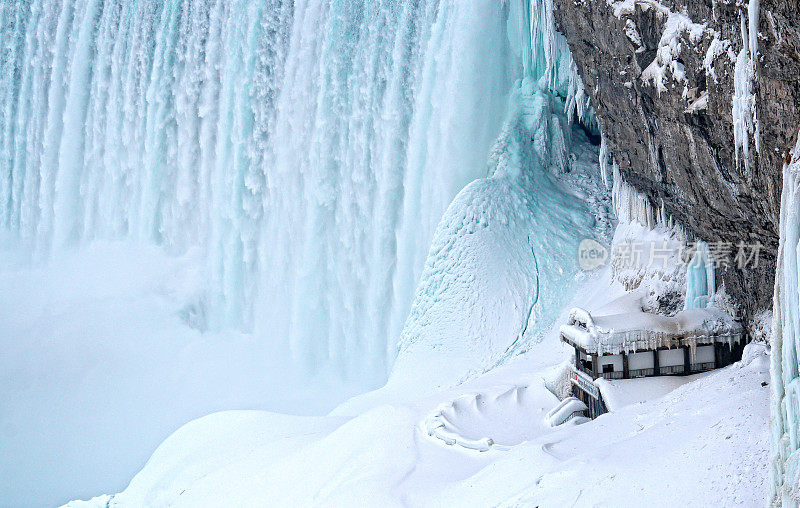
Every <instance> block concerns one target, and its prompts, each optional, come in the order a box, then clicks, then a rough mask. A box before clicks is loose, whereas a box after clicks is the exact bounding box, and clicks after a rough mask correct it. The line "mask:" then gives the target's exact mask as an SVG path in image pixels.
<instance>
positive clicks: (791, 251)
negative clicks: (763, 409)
mask: <svg viewBox="0 0 800 508" xmlns="http://www.w3.org/2000/svg"><path fill="white" fill-rule="evenodd" d="M773 315H774V324H773V337H772V368H771V371H770V372H771V375H772V382H771V383H770V386H771V387H772V408H771V410H770V413H771V415H772V418H771V429H770V430H771V433H772V452H773V457H772V475H771V477H772V498H773V502H774V503H776V504H780V505H782V506H786V507H792V506H795V507H796V506H798V504H800V375H799V374H798V356H799V355H800V142H798V144H797V146H795V148H794V151H793V152H792V161H791V164H789V165H787V166H786V167H785V168H784V170H783V193H782V196H781V225H780V246H779V249H778V269H777V275H776V277H775V301H774V308H773Z"/></svg>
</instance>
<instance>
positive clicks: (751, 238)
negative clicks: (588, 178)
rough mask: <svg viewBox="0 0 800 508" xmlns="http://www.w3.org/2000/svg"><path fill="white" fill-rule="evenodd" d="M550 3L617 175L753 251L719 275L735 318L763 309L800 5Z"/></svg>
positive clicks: (793, 91)
mask: <svg viewBox="0 0 800 508" xmlns="http://www.w3.org/2000/svg"><path fill="white" fill-rule="evenodd" d="M554 1H555V19H556V25H557V28H558V29H559V31H560V32H561V33H563V34H564V35H565V36H566V38H567V42H568V44H569V46H570V49H571V51H572V55H573V57H574V60H575V62H576V65H577V68H578V72H579V74H580V76H581V77H582V79H583V81H584V84H585V88H586V92H587V94H589V96H590V98H591V101H592V105H593V106H594V109H595V111H596V114H597V117H598V119H599V122H600V125H601V129H602V132H603V136H604V139H605V143H606V146H607V147H608V150H609V152H610V153H611V155H612V156H613V158H614V160H615V161H616V163H617V164H618V165H619V169H620V174H621V175H622V177H623V179H624V180H626V181H627V182H628V183H629V184H631V185H632V186H633V187H634V188H636V189H637V190H638V191H640V192H641V193H643V194H644V195H646V196H647V197H648V198H649V199H650V200H651V201H652V203H653V204H654V205H655V206H663V207H664V209H665V211H666V212H667V213H669V214H670V215H671V216H672V217H674V219H676V220H677V221H678V222H679V223H680V224H682V225H683V226H684V228H685V229H686V230H687V231H688V232H689V234H690V235H692V236H695V237H697V238H699V239H702V240H705V241H707V242H710V243H712V242H717V243H718V245H719V247H720V248H723V249H724V247H725V246H726V245H729V246H730V247H731V249H732V252H730V259H731V261H732V260H733V256H734V255H735V253H736V250H737V245H739V244H740V243H744V244H748V245H751V244H756V243H757V244H760V245H762V250H761V253H760V260H759V263H758V266H757V267H753V266H752V265H753V264H752V263H751V264H750V265H749V266H748V267H746V268H745V269H744V270H742V269H739V267H737V266H736V265H735V263H731V264H730V266H727V267H723V268H722V269H720V270H719V272H718V273H720V274H721V279H722V281H723V283H724V284H725V287H726V290H727V292H728V293H729V294H730V295H731V296H732V297H733V298H734V299H735V300H736V302H737V303H738V304H739V305H740V307H741V310H742V311H743V313H744V314H745V317H748V318H749V317H751V316H752V315H753V314H754V313H755V312H757V311H758V310H759V309H762V308H765V307H769V306H770V303H771V298H772V287H773V281H774V270H775V253H776V251H777V245H778V223H779V215H780V191H781V171H782V166H783V164H784V160H785V158H786V156H787V153H788V150H789V149H790V148H791V147H793V146H794V143H795V139H796V136H797V132H798V128H800V80H799V79H798V76H800V12H799V10H798V4H799V3H800V2H798V0H761V2H760V8H759V6H758V2H757V1H755V0H754V1H753V2H752V3H754V5H750V4H748V3H747V2H744V3H743V2H741V1H739V2H735V1H730V0H662V1H660V2H656V1H653V0H623V1H613V0H608V1H607V0H554ZM753 27H757V31H756V30H754V28H753ZM754 47H755V51H753V49H754ZM734 103H736V105H734ZM735 129H739V133H738V135H735ZM723 254H725V253H724V252H723Z"/></svg>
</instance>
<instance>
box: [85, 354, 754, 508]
mask: <svg viewBox="0 0 800 508" xmlns="http://www.w3.org/2000/svg"><path fill="white" fill-rule="evenodd" d="M537 348H551V346H550V345H540V346H538V347H537ZM537 352H538V351H537V350H536V349H534V350H532V351H531V354H528V355H525V356H524V357H523V358H520V359H518V360H517V361H515V362H513V363H511V364H509V365H506V366H504V367H501V368H499V369H496V370H495V371H493V372H491V373H489V374H486V375H484V376H481V377H479V378H477V379H474V380H472V381H469V382H467V383H464V384H463V385H460V386H459V387H457V388H454V389H451V390H445V391H442V392H440V393H437V394H435V395H433V396H430V397H427V398H424V399H421V400H416V401H405V402H398V401H397V400H393V401H392V402H391V403H389V404H385V403H381V402H380V401H376V403H375V407H373V408H372V409H368V410H365V411H364V412H363V413H361V414H359V415H358V416H355V417H352V418H348V417H342V416H326V417H287V416H282V415H276V414H273V413H263V412H226V413H219V414H215V415H211V416H208V417H205V418H202V419H200V420H196V421H194V422H192V423H190V424H188V425H186V426H185V427H183V428H182V429H181V430H180V431H178V432H176V433H175V434H174V435H173V436H171V437H170V438H169V439H168V440H167V441H166V442H165V443H164V444H162V445H161V446H160V447H159V449H158V450H157V451H156V453H155V454H154V455H153V457H152V458H151V459H150V461H149V462H148V464H147V466H146V467H145V468H144V469H143V470H142V471H141V472H140V473H139V474H138V475H137V476H136V477H135V478H134V479H133V480H132V482H131V484H130V486H129V487H128V488H127V489H126V490H125V491H123V492H122V493H120V494H117V495H115V496H113V497H107V496H104V497H100V498H97V499H95V500H93V501H92V502H89V503H88V506H106V505H107V504H108V505H109V506H120V507H124V506H271V505H281V506H354V505H358V506H363V505H367V506H375V505H382V506H408V505H411V506H498V505H499V506H520V505H525V506H528V505H529V506H596V505H607V506H709V505H714V506H764V505H765V503H766V501H767V496H768V492H767V475H768V441H769V434H768V432H769V431H768V426H767V420H768V417H769V407H768V399H769V387H768V386H765V383H766V382H767V381H768V379H769V358H768V356H767V355H766V354H765V352H764V350H763V347H761V346H752V347H751V351H750V354H749V358H748V362H747V363H740V364H734V365H732V366H730V367H727V368H725V369H722V370H720V371H717V372H713V373H711V374H709V375H707V376H705V377H703V378H702V379H699V380H695V381H692V382H689V383H687V384H685V385H683V386H681V387H679V388H677V389H676V390H674V391H672V392H669V393H667V394H666V395H665V396H663V397H661V398H657V399H655V400H650V401H647V402H644V403H640V404H634V405H631V406H627V407H624V408H622V409H620V410H618V411H615V412H612V413H608V414H605V415H603V416H601V417H599V418H597V419H596V420H594V421H591V422H589V423H585V424H582V425H577V426H576V425H567V426H562V427H556V428H547V427H545V426H543V425H542V422H541V418H543V417H544V412H545V409H544V408H543V409H541V410H540V411H538V415H537V414H536V413H537V411H528V412H527V413H525V416H527V417H528V418H530V420H528V419H526V418H513V419H509V420H506V421H504V422H502V424H503V426H504V427H503V429H502V431H503V432H505V433H508V432H511V431H513V430H515V429H518V430H520V431H524V430H525V429H527V430H531V429H534V430H535V432H531V433H528V434H526V435H525V437H526V440H525V441H523V442H521V443H520V444H518V445H516V446H511V447H510V449H508V450H506V451H503V450H499V449H496V448H491V449H490V450H489V451H486V452H480V451H475V450H471V449H468V448H464V447H461V446H457V445H453V446H448V445H446V444H444V442H442V441H440V440H438V439H435V438H432V437H429V436H428V433H427V432H426V430H425V428H424V427H423V425H421V422H422V421H423V419H424V418H425V415H426V414H427V413H428V412H430V411H431V410H432V409H434V408H435V407H436V404H437V402H438V401H442V400H448V399H452V398H456V397H459V396H464V395H465V394H475V393H490V392H493V391H495V390H496V389H497V386H498V385H503V384H504V383H509V382H519V381H520V379H527V380H528V382H529V383H530V387H531V388H530V389H536V390H541V391H546V389H545V388H544V383H545V380H544V378H545V377H548V376H549V375H550V374H551V372H548V371H547V370H544V371H542V370H541V368H542V365H541V363H539V362H538V361H537V360H535V358H536V357H537V355H536V354H535V353H537ZM543 356H544V357H547V355H546V354H545V355H543ZM544 363H546V362H544ZM537 373H538V375H537ZM528 409H529V410H530V409H531V408H528ZM343 421H346V423H342V422H343ZM71 506H74V507H79V506H87V504H84V503H79V502H76V503H74V504H72V505H71Z"/></svg>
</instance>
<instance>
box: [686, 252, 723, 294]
mask: <svg viewBox="0 0 800 508" xmlns="http://www.w3.org/2000/svg"><path fill="white" fill-rule="evenodd" d="M716 284H717V281H716V275H715V270H714V259H713V258H712V257H711V253H710V252H709V250H708V244H707V243H705V242H697V246H696V249H695V253H694V255H693V256H692V259H691V260H690V261H689V263H688V264H687V265H686V299H685V300H684V306H683V308H684V309H703V308H705V307H707V306H708V302H709V298H711V297H712V296H713V295H714V293H715V292H716V288H717V286H716Z"/></svg>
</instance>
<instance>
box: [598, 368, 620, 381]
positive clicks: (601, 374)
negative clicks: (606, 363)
mask: <svg viewBox="0 0 800 508" xmlns="http://www.w3.org/2000/svg"><path fill="white" fill-rule="evenodd" d="M623 374H624V372H622V371H621V370H617V371H612V372H598V373H597V377H602V378H605V379H622V378H623Z"/></svg>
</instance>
